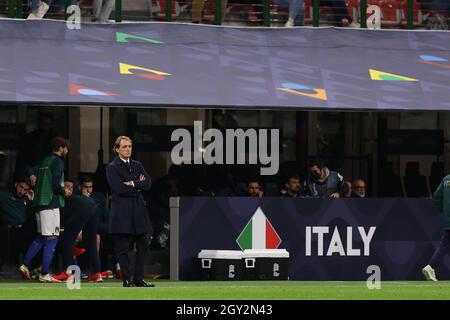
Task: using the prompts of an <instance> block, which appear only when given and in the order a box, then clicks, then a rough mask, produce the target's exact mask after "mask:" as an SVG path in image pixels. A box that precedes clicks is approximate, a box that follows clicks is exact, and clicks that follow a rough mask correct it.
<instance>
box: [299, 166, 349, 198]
mask: <svg viewBox="0 0 450 320" xmlns="http://www.w3.org/2000/svg"><path fill="white" fill-rule="evenodd" d="M304 190H305V193H306V195H307V196H309V197H314V198H339V197H341V196H343V194H344V192H345V185H344V177H343V176H341V175H340V174H339V173H338V172H336V171H331V170H329V169H328V168H327V167H326V165H325V162H324V161H323V160H322V159H321V158H314V159H311V160H310V161H309V163H308V178H307V179H306V181H305V184H304Z"/></svg>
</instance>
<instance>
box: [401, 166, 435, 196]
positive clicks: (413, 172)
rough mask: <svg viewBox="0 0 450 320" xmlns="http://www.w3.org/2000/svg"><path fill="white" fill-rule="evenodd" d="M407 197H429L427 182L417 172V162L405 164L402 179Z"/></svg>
mask: <svg viewBox="0 0 450 320" xmlns="http://www.w3.org/2000/svg"><path fill="white" fill-rule="evenodd" d="M403 183H404V185H405V191H406V196H407V197H413V198H417V197H429V196H430V194H429V192H428V187H427V180H426V178H425V176H421V175H420V172H419V162H408V163H407V164H406V170H405V176H404V177H403Z"/></svg>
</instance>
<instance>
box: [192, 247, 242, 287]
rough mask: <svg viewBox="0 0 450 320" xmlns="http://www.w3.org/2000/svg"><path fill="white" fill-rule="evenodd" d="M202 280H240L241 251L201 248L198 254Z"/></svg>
mask: <svg viewBox="0 0 450 320" xmlns="http://www.w3.org/2000/svg"><path fill="white" fill-rule="evenodd" d="M198 258H199V259H200V263H201V270H202V278H203V280H242V276H243V271H244V261H243V260H242V251H239V250H237V251H235V250H202V251H200V252H199V254H198Z"/></svg>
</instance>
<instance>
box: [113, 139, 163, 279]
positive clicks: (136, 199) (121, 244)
mask: <svg viewBox="0 0 450 320" xmlns="http://www.w3.org/2000/svg"><path fill="white" fill-rule="evenodd" d="M113 150H114V153H115V154H116V155H117V156H116V157H115V158H114V160H113V161H111V163H109V164H108V166H107V167H106V178H107V180H108V184H109V187H110V189H111V194H112V200H111V212H110V224H109V232H110V233H111V236H112V238H113V243H114V253H115V256H116V259H117V261H118V262H119V265H120V268H121V270H122V272H123V286H124V287H133V286H135V287H154V285H153V284H151V283H147V282H145V281H144V279H143V278H144V264H145V258H146V255H147V251H148V243H149V241H148V237H149V235H150V232H151V229H152V227H151V225H150V220H149V216H148V212H147V208H146V206H145V203H144V198H143V196H142V194H141V191H146V190H149V189H150V186H151V178H150V176H149V175H148V174H147V172H145V170H144V167H143V166H142V164H141V163H140V162H138V161H135V160H132V159H131V152H132V141H131V139H130V138H128V137H126V136H120V137H118V138H117V139H116V142H115V144H114V149H113ZM133 243H135V244H136V257H135V259H136V260H135V264H134V265H135V267H134V277H133V278H131V270H130V261H129V258H128V252H129V250H130V247H131V246H132V245H133Z"/></svg>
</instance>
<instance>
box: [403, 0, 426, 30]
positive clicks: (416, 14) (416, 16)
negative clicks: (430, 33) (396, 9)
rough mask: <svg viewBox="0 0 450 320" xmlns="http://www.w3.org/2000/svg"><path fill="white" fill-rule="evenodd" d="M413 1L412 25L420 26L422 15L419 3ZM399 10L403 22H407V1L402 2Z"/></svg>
mask: <svg viewBox="0 0 450 320" xmlns="http://www.w3.org/2000/svg"><path fill="white" fill-rule="evenodd" d="M413 1H414V6H413V7H414V8H413V22H414V24H422V21H423V14H422V10H421V6H420V3H419V2H418V1H416V0H413ZM400 8H401V13H402V18H403V20H405V21H407V20H408V9H407V8H408V1H406V0H403V1H402V2H401V4H400Z"/></svg>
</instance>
